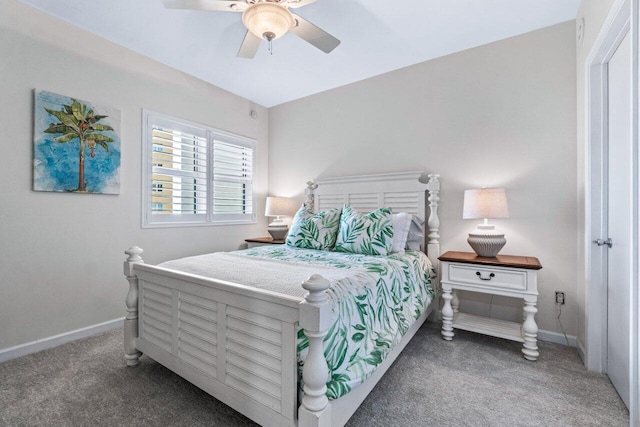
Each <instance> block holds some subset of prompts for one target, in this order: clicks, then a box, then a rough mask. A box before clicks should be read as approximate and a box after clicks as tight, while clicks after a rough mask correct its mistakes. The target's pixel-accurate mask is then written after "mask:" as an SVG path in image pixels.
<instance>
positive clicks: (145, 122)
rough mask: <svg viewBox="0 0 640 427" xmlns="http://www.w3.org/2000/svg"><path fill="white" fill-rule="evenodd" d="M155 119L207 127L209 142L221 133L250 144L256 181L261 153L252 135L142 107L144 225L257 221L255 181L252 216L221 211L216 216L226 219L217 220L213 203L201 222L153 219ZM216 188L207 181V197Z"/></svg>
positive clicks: (169, 217) (147, 226)
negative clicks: (232, 215)
mask: <svg viewBox="0 0 640 427" xmlns="http://www.w3.org/2000/svg"><path fill="white" fill-rule="evenodd" d="M151 118H154V119H161V120H167V121H168V123H172V124H173V127H174V128H175V127H176V125H179V124H182V125H184V126H185V127H187V128H192V127H195V128H199V129H206V131H207V144H209V143H210V141H212V140H213V138H212V136H213V135H214V134H216V135H220V136H222V137H223V138H225V139H229V140H233V141H234V142H237V143H239V144H246V145H247V146H249V147H251V148H253V162H254V163H253V173H252V179H254V180H255V164H256V159H257V154H258V146H257V145H258V144H256V141H255V140H254V139H252V138H248V137H245V136H242V135H237V134H233V133H230V132H226V131H223V130H220V129H216V128H213V127H211V126H206V125H202V124H199V123H195V122H191V121H188V120H184V119H180V118H177V117H172V116H169V115H167V114H162V113H157V112H155V111H152V110H146V109H142V177H141V178H142V180H141V181H142V197H141V201H142V209H141V212H142V218H141V219H142V228H176V227H206V226H218V225H249V224H256V223H257V220H256V196H255V191H254V188H255V182H254V183H253V184H252V191H251V197H252V206H253V212H252V214H251V217H250V218H249V219H242V220H237V219H224V216H223V215H221V214H218V215H216V216H217V217H218V218H220V217H222V218H223V219H219V220H213V212H211V209H210V206H207V214H206V215H199V216H198V217H199V218H203V220H199V221H185V220H184V219H181V218H179V217H178V216H177V215H176V216H173V217H172V216H167V217H166V218H163V221H162V222H153V215H152V211H151V191H149V188H148V187H150V186H151V180H152V175H153V165H152V158H151V153H152V150H153V149H152V145H151V143H150V140H149V138H151V133H150V132H149V130H150V129H149V120H150V119H151ZM211 152H212V150H208V160H207V169H208V170H209V165H212V161H211V160H212V155H213V154H212V153H211ZM212 191H213V186H212V185H210V183H207V200H211V194H212Z"/></svg>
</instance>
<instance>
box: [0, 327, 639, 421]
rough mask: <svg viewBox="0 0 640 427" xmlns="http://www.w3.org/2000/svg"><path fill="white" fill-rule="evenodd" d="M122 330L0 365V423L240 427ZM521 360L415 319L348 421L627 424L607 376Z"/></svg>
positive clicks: (571, 361) (516, 352)
mask: <svg viewBox="0 0 640 427" xmlns="http://www.w3.org/2000/svg"><path fill="white" fill-rule="evenodd" d="M121 338H122V330H117V331H114V332H109V333H106V334H102V335H98V336H95V337H91V338H87V339H84V340H81V341H78V342H75V343H70V344H66V345H63V346H60V347H57V348H54V349H51V350H47V351H44V352H41V353H38V354H33V355H30V356H25V357H22V358H20V359H16V360H12V361H9V362H5V363H3V364H0V425H3V426H4V425H6V426H23V425H24V426H33V425H43V426H53V425H55V426H124V425H127V426H142V425H144V426H205V425H207V426H249V425H255V424H253V423H252V422H251V421H250V420H248V419H247V418H245V417H243V416H242V415H240V414H238V413H237V412H235V411H233V410H231V409H229V408H228V407H226V406H225V405H223V404H221V403H219V402H218V401H217V400H215V399H213V398H212V397H210V396H209V395H208V394H206V393H205V392H203V391H201V390H199V389H198V388H196V387H195V386H193V385H191V384H190V383H188V382H187V381H185V380H183V379H181V378H180V377H178V376H177V375H175V374H173V373H172V372H170V371H169V370H167V369H165V368H164V367H162V366H160V365H159V364H157V363H155V362H154V361H152V360H150V359H149V358H147V357H143V358H142V359H141V363H140V365H139V366H138V367H136V368H127V367H125V365H124V361H123V358H122V339H121ZM540 353H541V357H540V360H538V361H537V362H534V363H532V362H527V361H525V360H524V359H523V358H522V356H521V353H520V346H519V345H518V344H517V343H513V342H509V341H504V340H500V339H495V338H490V337H484V336H481V335H476V334H472V333H465V332H457V335H456V338H455V339H454V341H452V342H446V341H443V340H442V339H441V338H440V333H439V329H438V325H434V324H426V325H425V326H423V327H422V329H421V330H420V331H418V333H417V334H416V336H415V338H414V339H413V340H412V341H411V343H409V345H408V346H407V348H406V349H405V351H404V352H403V354H402V355H401V356H400V357H399V358H398V360H397V361H396V362H395V364H394V365H393V366H392V367H391V369H390V370H389V371H388V372H387V374H386V375H385V376H384V378H383V379H382V380H381V381H380V383H379V384H378V385H377V387H376V388H375V389H374V390H373V392H372V393H371V394H370V395H369V397H368V398H367V400H365V402H364V403H363V404H362V406H361V407H360V409H359V410H358V411H357V412H356V414H355V415H354V416H353V417H352V419H351V421H350V422H349V425H350V426H407V427H408V426H492V427H494V426H627V425H629V414H628V412H627V410H626V408H625V407H624V405H623V403H622V401H621V400H620V399H619V397H618V395H617V394H616V392H615V390H614V389H613V387H612V386H611V384H610V383H609V380H608V379H607V378H606V377H605V376H602V375H597V374H593V373H590V372H587V371H586V370H585V369H584V368H583V366H582V364H581V363H580V359H579V358H578V355H577V354H576V351H575V349H573V348H570V347H565V346H561V345H557V344H550V343H544V342H542V343H540Z"/></svg>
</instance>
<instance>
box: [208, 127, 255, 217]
mask: <svg viewBox="0 0 640 427" xmlns="http://www.w3.org/2000/svg"><path fill="white" fill-rule="evenodd" d="M253 153H254V146H253V143H251V142H249V141H242V140H240V139H238V138H235V137H233V136H232V135H228V134H222V133H217V132H216V133H214V135H213V220H214V221H216V220H221V221H238V220H240V221H242V220H247V219H250V218H253V216H254V215H253V214H254V209H253Z"/></svg>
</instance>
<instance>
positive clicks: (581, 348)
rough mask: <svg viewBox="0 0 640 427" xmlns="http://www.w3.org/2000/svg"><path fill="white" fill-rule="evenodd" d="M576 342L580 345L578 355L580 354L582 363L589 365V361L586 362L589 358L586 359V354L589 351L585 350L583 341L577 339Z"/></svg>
mask: <svg viewBox="0 0 640 427" xmlns="http://www.w3.org/2000/svg"><path fill="white" fill-rule="evenodd" d="M576 342H577V343H578V346H577V347H578V356H580V359H581V360H582V364H583V365H584V366H587V362H586V361H587V359H586V354H587V353H586V352H585V350H584V347H583V345H582V343H581V342H580V341H578V340H576Z"/></svg>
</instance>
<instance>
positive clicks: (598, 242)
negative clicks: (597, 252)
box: [593, 237, 613, 247]
mask: <svg viewBox="0 0 640 427" xmlns="http://www.w3.org/2000/svg"><path fill="white" fill-rule="evenodd" d="M593 243H595V244H596V245H598V246H608V247H612V246H613V240H611V237H609V238H608V239H607V240H603V239H597V240H594V241H593Z"/></svg>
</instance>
